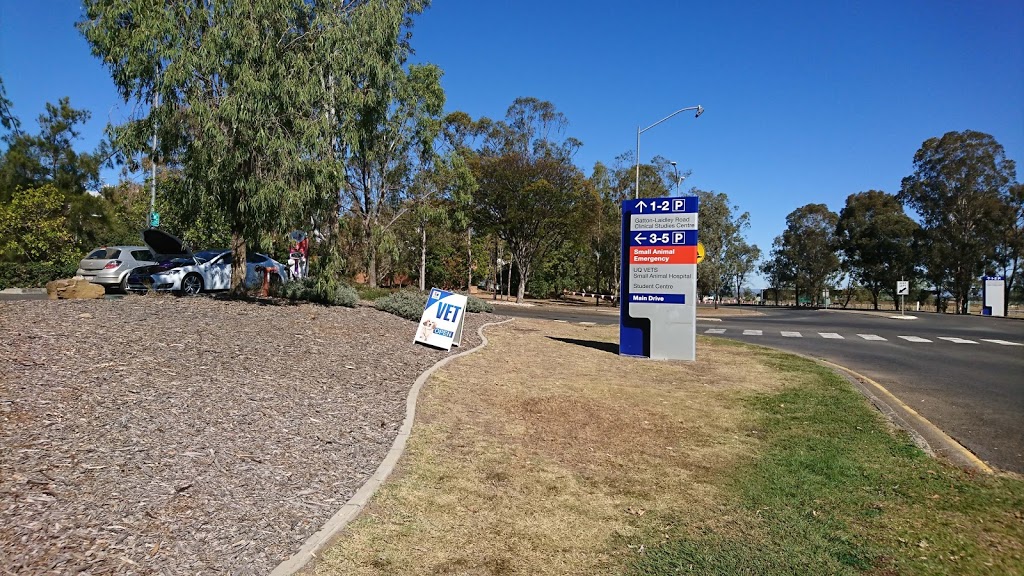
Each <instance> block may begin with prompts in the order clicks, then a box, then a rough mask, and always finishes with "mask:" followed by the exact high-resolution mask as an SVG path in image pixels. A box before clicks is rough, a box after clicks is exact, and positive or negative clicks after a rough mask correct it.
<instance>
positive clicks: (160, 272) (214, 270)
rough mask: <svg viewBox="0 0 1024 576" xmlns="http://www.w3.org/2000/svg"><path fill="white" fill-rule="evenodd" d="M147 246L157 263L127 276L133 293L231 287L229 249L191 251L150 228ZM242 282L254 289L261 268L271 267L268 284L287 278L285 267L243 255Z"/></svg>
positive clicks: (192, 291) (264, 258) (260, 279)
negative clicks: (243, 277)
mask: <svg viewBox="0 0 1024 576" xmlns="http://www.w3.org/2000/svg"><path fill="white" fill-rule="evenodd" d="M143 239H144V240H145V242H146V245H147V246H149V247H150V249H151V250H152V251H153V252H154V253H155V254H157V255H158V258H159V262H158V263H157V264H154V265H152V266H144V267H141V268H137V269H135V270H134V271H133V272H132V273H131V274H130V275H129V276H128V282H127V284H128V289H129V290H130V291H133V292H148V291H151V290H153V291H158V292H177V293H180V294H184V295H195V294H199V293H202V292H214V291H218V290H227V289H229V288H230V287H231V266H232V263H233V255H232V252H231V251H230V250H226V249H220V250H203V251H201V252H196V253H193V252H192V251H191V250H189V249H188V247H187V246H185V244H184V243H183V242H182V241H181V240H179V239H178V238H176V237H175V236H172V235H171V234H168V233H166V232H163V231H161V230H157V229H155V228H151V229H149V230H146V231H144V232H143ZM245 267H246V274H245V285H246V287H247V288H256V287H258V286H260V285H261V284H262V282H263V274H264V268H271V269H272V271H271V272H270V282H271V284H274V285H276V284H283V283H285V282H287V281H288V268H287V267H286V266H285V265H284V264H281V263H280V262H278V261H277V260H274V259H273V258H271V257H269V256H267V255H265V254H259V253H255V252H253V253H250V254H248V255H247V256H246V266H245Z"/></svg>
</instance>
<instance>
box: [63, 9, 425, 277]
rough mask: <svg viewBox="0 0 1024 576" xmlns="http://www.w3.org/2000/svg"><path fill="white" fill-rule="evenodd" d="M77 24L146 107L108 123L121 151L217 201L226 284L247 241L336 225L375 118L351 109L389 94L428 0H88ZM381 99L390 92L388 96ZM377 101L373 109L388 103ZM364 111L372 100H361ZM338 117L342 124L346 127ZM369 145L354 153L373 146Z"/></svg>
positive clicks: (126, 90) (124, 90)
mask: <svg viewBox="0 0 1024 576" xmlns="http://www.w3.org/2000/svg"><path fill="white" fill-rule="evenodd" d="M84 4H85V18H84V19H83V20H82V21H81V22H80V23H79V29H80V30H81V31H82V33H83V34H84V35H85V37H86V39H87V40H88V41H89V43H90V44H91V46H92V49H93V53H94V54H95V55H96V56H98V57H100V58H101V59H102V60H103V62H104V64H105V65H107V66H108V67H109V68H110V72H111V75H112V77H113V80H114V84H115V85H116V86H117V88H118V91H119V92H120V94H121V96H122V97H123V98H124V99H125V101H129V100H134V101H137V102H141V103H149V102H152V101H153V100H154V98H155V97H157V96H159V102H160V105H159V106H152V107H150V108H149V109H148V110H147V111H146V116H145V117H142V118H138V119H136V120H133V121H131V122H128V123H127V124H125V125H123V126H120V127H117V128H114V129H113V130H112V135H113V139H114V142H115V143H116V144H117V145H118V147H119V149H120V150H122V151H123V152H124V153H125V154H126V155H136V154H140V153H143V154H144V153H148V152H149V151H150V147H151V145H152V141H151V138H152V135H153V133H154V130H156V131H158V133H159V138H158V139H157V140H158V142H159V144H160V149H159V150H158V155H157V157H158V159H159V160H161V161H162V162H161V163H165V164H166V163H173V164H176V165H178V166H180V167H181V170H182V174H183V176H184V183H185V184H186V186H185V187H184V188H183V193H187V194H192V195H205V196H208V197H211V198H213V199H214V200H215V203H216V205H217V207H218V208H219V210H220V211H221V212H222V213H223V214H224V215H225V220H226V221H227V223H228V227H229V229H230V231H231V236H232V246H231V248H232V250H233V251H234V267H233V270H232V281H231V283H232V287H233V289H235V290H239V289H241V288H242V287H243V286H244V279H245V260H246V259H245V254H246V251H247V249H248V246H249V244H250V243H261V242H267V236H273V235H275V234H279V233H280V232H281V231H282V230H284V229H286V227H287V226H289V224H291V223H292V222H295V221H307V222H308V218H309V217H310V214H311V213H317V210H320V212H319V213H320V214H323V212H324V209H325V208H326V211H327V213H328V214H330V216H329V218H332V219H333V223H328V226H327V228H329V229H333V230H336V229H337V214H338V211H339V208H340V206H339V204H340V198H339V193H340V192H341V191H342V188H343V186H344V184H345V182H344V177H343V171H342V170H340V169H339V168H338V154H339V153H340V154H341V156H342V158H343V159H344V160H345V161H347V160H348V158H349V154H348V151H351V150H353V148H354V147H355V146H356V145H358V144H359V142H358V138H359V137H360V136H363V135H369V134H370V133H372V129H371V126H370V125H374V126H375V123H376V122H377V121H378V120H379V117H372V118H371V117H365V116H360V117H357V114H356V111H357V109H358V108H357V105H358V104H360V103H361V102H364V101H365V99H366V98H367V97H368V96H367V94H374V95H376V94H382V93H389V91H388V90H387V88H386V86H387V85H388V84H389V82H390V81H391V80H392V79H393V78H394V66H393V62H394V60H395V54H396V53H397V52H400V51H401V49H402V47H404V46H406V42H405V38H404V36H403V34H402V30H404V29H405V28H406V25H407V23H408V22H407V17H408V15H409V14H411V13H417V12H419V11H420V10H421V9H422V7H423V3H422V2H418V1H408V2H370V1H369V0H362V1H361V0H355V1H352V0H322V1H318V2H292V1H290V0H263V1H260V2H232V1H230V0H207V1H204V2H178V3H173V4H169V5H165V4H155V3H152V2H148V1H145V0H86V1H85V2H84ZM381 98H384V97H381ZM380 109H381V108H377V110H380ZM358 110H359V111H365V108H363V109H358ZM338 126H344V127H345V129H344V130H342V131H341V134H340V135H339V130H338V129H337V127H338ZM366 146H368V144H364V146H363V147H361V148H360V150H366V149H367V147H366Z"/></svg>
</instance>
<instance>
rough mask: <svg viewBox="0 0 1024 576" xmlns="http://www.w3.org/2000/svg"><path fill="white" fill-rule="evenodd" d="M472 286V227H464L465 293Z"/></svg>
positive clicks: (467, 292)
mask: <svg viewBox="0 0 1024 576" xmlns="http://www.w3.org/2000/svg"><path fill="white" fill-rule="evenodd" d="M472 288H473V229H472V228H466V294H469V291H470V290H472Z"/></svg>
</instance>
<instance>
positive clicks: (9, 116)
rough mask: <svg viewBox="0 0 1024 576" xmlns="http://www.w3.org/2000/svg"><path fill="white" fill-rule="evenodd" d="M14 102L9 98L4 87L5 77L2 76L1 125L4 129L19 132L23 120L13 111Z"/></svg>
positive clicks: (0, 89) (0, 84)
mask: <svg viewBox="0 0 1024 576" xmlns="http://www.w3.org/2000/svg"><path fill="white" fill-rule="evenodd" d="M11 106H13V104H12V103H11V101H10V100H8V99H7V89H6V88H4V79H3V77H0V127H2V128H3V129H4V130H9V131H11V132H17V131H18V130H19V129H20V128H21V121H20V120H18V117H17V116H15V115H14V113H13V112H11Z"/></svg>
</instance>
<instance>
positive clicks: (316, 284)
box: [277, 278, 359, 308]
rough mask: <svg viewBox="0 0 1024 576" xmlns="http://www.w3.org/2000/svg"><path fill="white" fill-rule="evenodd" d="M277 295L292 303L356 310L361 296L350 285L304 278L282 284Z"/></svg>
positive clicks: (323, 279)
mask: <svg viewBox="0 0 1024 576" xmlns="http://www.w3.org/2000/svg"><path fill="white" fill-rule="evenodd" d="M277 295H279V296H280V297H282V298H287V299H288V300H292V301H302V302H313V303H316V304H326V305H329V306H345V307H347V308H355V307H356V306H357V305H358V304H359V294H358V293H357V292H356V290H355V288H352V287H351V286H349V285H348V284H345V283H342V282H337V281H334V280H331V279H329V278H302V279H300V280H293V281H291V282H287V283H285V284H282V285H281V286H280V287H279V288H278V289H277Z"/></svg>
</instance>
